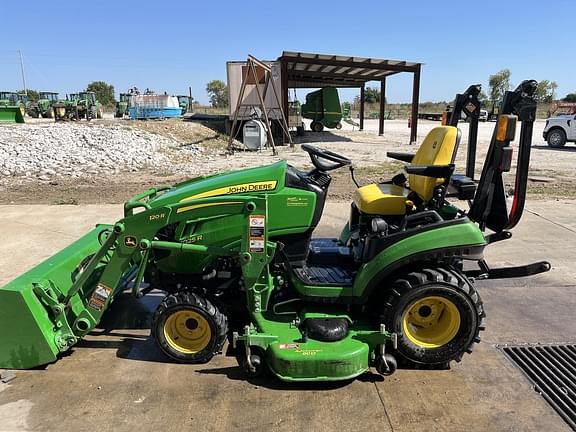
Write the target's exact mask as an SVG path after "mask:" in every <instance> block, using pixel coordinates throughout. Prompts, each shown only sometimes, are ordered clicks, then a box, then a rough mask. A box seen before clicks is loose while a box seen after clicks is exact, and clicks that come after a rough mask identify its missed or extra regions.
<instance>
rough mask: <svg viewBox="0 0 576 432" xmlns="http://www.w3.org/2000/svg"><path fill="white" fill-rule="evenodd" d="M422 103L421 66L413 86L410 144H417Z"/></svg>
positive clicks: (417, 69)
mask: <svg viewBox="0 0 576 432" xmlns="http://www.w3.org/2000/svg"><path fill="white" fill-rule="evenodd" d="M419 103H420V65H417V66H416V70H415V71H414V82H413V84H412V115H411V121H412V123H411V124H410V144H416V136H417V135H418V104H419Z"/></svg>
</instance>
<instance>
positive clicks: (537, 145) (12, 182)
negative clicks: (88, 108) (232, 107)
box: [0, 119, 576, 204]
mask: <svg viewBox="0 0 576 432" xmlns="http://www.w3.org/2000/svg"><path fill="white" fill-rule="evenodd" d="M100 122H101V123H103V124H118V123H120V124H122V125H124V126H126V127H131V128H141V129H144V130H146V131H148V132H152V133H156V134H159V135H163V136H167V137H170V138H172V139H175V140H177V141H178V142H179V143H181V145H183V146H185V145H190V144H194V145H202V146H203V147H204V153H205V155H206V163H202V164H199V163H198V161H197V160H195V161H190V163H191V164H193V165H195V166H194V167H192V169H191V171H192V172H193V173H194V176H196V175H206V174H211V173H216V172H222V171H226V170H232V169H241V168H245V167H250V166H255V165H262V164H268V163H272V162H274V161H276V160H279V159H286V160H288V162H289V163H291V164H293V165H295V166H297V167H300V168H304V169H305V168H310V167H311V164H310V160H309V158H308V155H307V154H306V153H305V152H303V151H302V150H300V147H299V145H298V144H300V143H304V142H308V143H312V144H317V145H319V146H321V147H323V148H326V149H329V150H332V151H335V152H338V153H341V154H343V155H346V156H348V157H350V158H351V159H352V160H353V161H354V166H355V167H356V171H355V173H356V177H357V179H358V181H359V182H360V183H361V184H365V183H368V182H373V181H378V180H380V179H388V178H390V176H391V175H393V174H394V173H397V172H400V171H401V169H402V164H401V163H399V162H395V161H392V160H390V159H388V158H387V157H386V153H387V152H389V151H397V152H414V151H415V150H416V146H411V145H409V143H408V142H409V131H410V130H409V128H408V125H407V122H406V121H405V120H389V121H386V124H385V131H384V136H381V137H380V136H378V135H377V127H378V125H377V121H376V120H366V121H365V130H364V131H358V130H357V128H356V127H353V126H351V125H349V124H346V123H345V124H344V127H343V129H342V130H340V131H336V130H328V131H324V132H322V133H313V132H307V133H306V135H305V136H304V137H295V142H296V143H297V144H296V145H295V147H294V148H291V147H290V146H281V147H280V146H279V147H277V148H278V155H277V156H273V155H272V151H271V150H269V149H267V150H264V151H262V152H246V151H238V152H235V153H234V154H233V155H230V154H227V152H226V145H227V141H226V136H225V135H222V134H221V133H220V132H218V131H217V130H215V129H211V128H209V127H205V126H203V125H200V124H199V123H196V122H192V121H183V120H166V121H128V120H112V119H107V120H101V121H100ZM437 125H438V123H437V122H431V121H420V123H419V129H418V142H421V141H422V140H423V138H424V137H425V135H426V134H427V133H428V132H429V131H430V130H431V129H432V128H433V127H435V126H437ZM544 125H545V123H544V121H537V122H536V123H535V127H534V134H533V146H532V161H531V169H530V182H529V189H528V193H529V194H530V195H531V197H532V198H536V199H538V198H553V199H560V198H575V197H576V187H575V186H576V147H575V146H573V145H572V144H567V145H566V147H565V148H563V149H559V150H556V149H551V148H549V147H548V146H547V145H546V143H545V142H544V140H543V138H542V130H543V128H544ZM49 126H50V123H47V127H49ZM460 128H461V130H462V137H463V139H462V144H461V146H460V149H459V153H458V158H457V165H458V167H459V169H458V168H457V171H460V172H463V171H464V166H465V159H466V150H467V145H466V143H467V136H468V125H467V124H465V123H464V124H461V126H460ZM493 128H494V123H480V126H479V133H478V155H477V163H476V170H477V172H478V173H479V172H480V170H481V166H482V163H483V161H484V158H485V155H486V151H487V148H488V145H489V143H490V138H491V134H492V130H493ZM517 136H519V132H518V133H517ZM175 163H186V160H184V159H180V160H178V161H175ZM189 177H190V176H189V175H183V174H181V173H178V172H163V171H159V170H156V169H154V167H150V168H149V169H146V170H143V171H139V172H130V173H127V172H123V173H119V174H113V173H110V174H99V175H92V176H86V177H82V178H79V179H69V178H65V177H55V178H52V179H51V180H44V181H43V180H38V179H34V180H30V179H22V178H16V177H14V178H7V179H6V178H4V179H2V180H1V181H0V204H16V203H22V204H24V203H37V204H40V203H41V204H98V203H100V204H104V203H120V202H123V201H125V200H127V199H128V198H129V197H130V196H132V195H134V194H136V193H138V192H141V191H142V190H144V189H147V188H149V187H152V186H155V185H159V184H167V183H168V184H174V183H177V182H180V181H183V180H186V179H187V178H189ZM333 178H334V181H333V184H332V186H331V189H330V194H331V199H332V200H349V199H350V197H351V195H352V193H353V191H354V189H355V186H354V184H353V183H352V182H351V181H350V174H349V172H348V170H347V169H340V170H338V171H334V172H333ZM509 183H510V184H509V188H512V185H513V177H512V175H510V176H509Z"/></svg>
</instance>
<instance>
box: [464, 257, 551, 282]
mask: <svg viewBox="0 0 576 432" xmlns="http://www.w3.org/2000/svg"><path fill="white" fill-rule="evenodd" d="M478 266H479V267H480V269H479V270H467V271H465V272H464V274H465V275H466V276H468V277H473V278H475V279H508V278H520V277H526V276H533V275H536V274H539V273H545V272H547V271H550V269H551V268H552V265H551V264H550V263H549V262H548V261H538V262H535V263H532V264H526V265H523V266H515V267H500V268H495V269H493V268H490V267H488V264H487V263H486V261H484V260H481V261H478Z"/></svg>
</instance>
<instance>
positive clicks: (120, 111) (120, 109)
mask: <svg viewBox="0 0 576 432" xmlns="http://www.w3.org/2000/svg"><path fill="white" fill-rule="evenodd" d="M131 97H132V95H131V94H130V93H120V100H119V101H118V102H116V111H115V112H114V117H116V118H124V117H125V116H127V115H128V107H129V106H130V98H131Z"/></svg>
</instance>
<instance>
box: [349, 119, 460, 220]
mask: <svg viewBox="0 0 576 432" xmlns="http://www.w3.org/2000/svg"><path fill="white" fill-rule="evenodd" d="M457 148H458V129H457V128H455V127H453V126H439V127H436V128H434V129H432V130H431V131H430V132H429V133H428V135H427V136H426V138H425V139H424V142H423V143H422V145H421V146H420V148H419V149H418V151H417V152H416V154H415V155H414V159H412V163H411V164H412V165H414V166H431V165H449V164H451V163H453V162H454V158H455V156H456V150H457ZM444 181H445V179H436V178H433V177H426V176H421V175H415V174H410V175H409V176H408V183H409V185H410V189H407V188H405V187H403V186H397V185H394V184H388V183H382V184H375V183H374V184H369V185H366V186H362V187H360V188H358V190H357V191H356V193H355V195H354V203H355V204H356V206H357V207H358V209H359V210H360V212H362V213H365V214H373V215H391V216H393V215H403V214H405V213H406V209H409V208H411V206H413V203H412V201H410V200H408V194H409V193H410V192H411V191H413V192H415V193H416V194H418V195H419V196H420V198H422V199H423V200H424V201H429V200H430V199H431V198H432V195H433V194H434V188H436V186H438V185H441V184H442V183H444Z"/></svg>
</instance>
